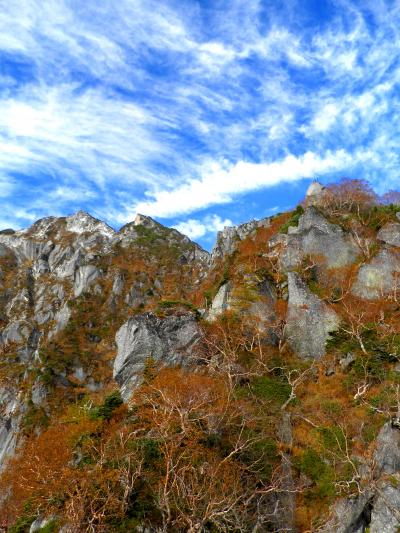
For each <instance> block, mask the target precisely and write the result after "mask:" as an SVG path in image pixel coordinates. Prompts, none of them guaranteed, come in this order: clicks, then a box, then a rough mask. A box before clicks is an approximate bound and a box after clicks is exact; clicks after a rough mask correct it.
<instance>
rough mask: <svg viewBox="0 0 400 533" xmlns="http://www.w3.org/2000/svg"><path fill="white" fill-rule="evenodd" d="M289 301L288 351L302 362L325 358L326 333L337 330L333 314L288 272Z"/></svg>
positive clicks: (299, 280)
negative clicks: (302, 360) (303, 359)
mask: <svg viewBox="0 0 400 533" xmlns="http://www.w3.org/2000/svg"><path fill="white" fill-rule="evenodd" d="M288 282H289V301H288V311H287V318H286V328H285V335H286V337H287V339H288V342H289V344H290V346H291V347H292V349H293V350H294V351H295V352H296V353H297V354H298V355H299V356H300V357H303V358H305V359H319V358H321V357H322V356H323V355H324V354H325V345H326V341H327V340H328V338H329V335H330V333H332V332H333V331H336V330H337V329H338V327H339V322H340V321H339V318H338V316H337V315H336V313H335V312H334V311H333V310H332V309H331V308H329V307H328V306H327V305H326V304H325V303H324V302H322V301H321V300H320V299H319V298H318V297H317V296H316V295H315V294H313V293H312V292H311V291H310V290H309V289H308V288H307V286H306V284H305V283H304V281H302V279H301V278H300V276H299V275H298V274H297V273H296V272H289V274H288Z"/></svg>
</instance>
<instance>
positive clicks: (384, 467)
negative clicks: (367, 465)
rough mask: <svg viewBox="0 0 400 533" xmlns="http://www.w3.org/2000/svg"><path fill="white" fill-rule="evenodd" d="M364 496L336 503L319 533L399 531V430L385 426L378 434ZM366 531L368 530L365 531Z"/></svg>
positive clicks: (383, 532)
mask: <svg viewBox="0 0 400 533" xmlns="http://www.w3.org/2000/svg"><path fill="white" fill-rule="evenodd" d="M368 473H369V476H370V477H369V479H364V480H363V481H364V483H363V486H365V489H364V492H363V493H362V494H360V495H359V496H357V497H354V498H345V499H343V500H341V501H339V502H338V503H337V504H336V505H335V507H334V509H333V512H332V516H331V519H330V520H329V522H328V523H327V524H326V526H325V528H324V529H323V530H322V532H323V533H331V531H335V532H337V533H363V532H365V531H367V530H368V531H369V532H370V533H397V532H398V531H399V528H400V513H399V510H400V430H399V429H397V428H394V427H392V425H391V424H390V422H387V423H386V424H385V425H384V426H383V427H382V429H381V430H380V432H379V435H378V437H377V440H376V450H375V454H374V457H373V469H372V470H371V471H370V470H368ZM367 528H368V529H367Z"/></svg>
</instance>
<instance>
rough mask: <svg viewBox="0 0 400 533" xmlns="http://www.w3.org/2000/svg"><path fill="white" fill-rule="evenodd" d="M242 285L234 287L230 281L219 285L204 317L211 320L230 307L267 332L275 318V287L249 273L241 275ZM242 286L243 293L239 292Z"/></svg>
mask: <svg viewBox="0 0 400 533" xmlns="http://www.w3.org/2000/svg"><path fill="white" fill-rule="evenodd" d="M242 285H243V287H235V286H234V284H233V283H232V282H231V281H227V282H225V283H224V284H223V285H221V287H220V288H219V289H218V292H217V294H216V295H215V297H214V298H213V301H212V304H211V307H210V309H209V310H208V311H207V312H206V314H205V318H206V319H207V320H210V321H213V320H215V319H216V318H217V317H218V316H220V315H221V314H222V313H224V312H225V311H228V310H230V309H231V310H234V311H236V312H238V313H240V314H241V315H242V316H243V317H244V318H245V320H250V321H252V322H253V325H256V326H257V327H258V329H259V331H260V332H268V331H269V330H270V328H269V326H270V325H271V324H272V322H273V321H274V318H275V309H274V306H275V302H276V290H275V287H274V286H273V284H272V283H271V282H270V281H269V280H268V279H265V280H263V281H261V282H260V281H259V280H258V279H257V278H255V277H254V276H251V275H248V276H244V277H243V280H242ZM243 288H244V293H245V294H244V295H243V294H241V292H242V291H241V289H243ZM269 333H270V337H271V338H270V340H273V339H272V337H273V335H272V332H271V331H269Z"/></svg>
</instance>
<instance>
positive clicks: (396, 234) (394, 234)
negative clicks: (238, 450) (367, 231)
mask: <svg viewBox="0 0 400 533" xmlns="http://www.w3.org/2000/svg"><path fill="white" fill-rule="evenodd" d="M376 238H377V239H378V240H379V241H383V242H385V243H386V244H390V245H392V246H400V224H399V223H398V222H389V223H387V224H385V225H384V226H383V228H381V229H380V230H379V231H378V234H377V236H376Z"/></svg>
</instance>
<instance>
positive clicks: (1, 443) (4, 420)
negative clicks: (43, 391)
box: [0, 387, 24, 471]
mask: <svg viewBox="0 0 400 533" xmlns="http://www.w3.org/2000/svg"><path fill="white" fill-rule="evenodd" d="M19 396H20V395H19V394H18V392H17V391H16V390H15V389H10V388H8V387H1V388H0V409H1V416H0V471H1V469H2V468H3V466H4V462H5V461H6V459H7V457H10V456H12V455H13V453H14V451H15V447H16V444H17V440H18V436H19V429H20V425H21V420H22V416H23V412H24V404H23V403H21V399H20V397H19Z"/></svg>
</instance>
